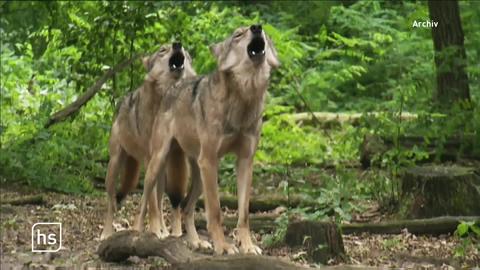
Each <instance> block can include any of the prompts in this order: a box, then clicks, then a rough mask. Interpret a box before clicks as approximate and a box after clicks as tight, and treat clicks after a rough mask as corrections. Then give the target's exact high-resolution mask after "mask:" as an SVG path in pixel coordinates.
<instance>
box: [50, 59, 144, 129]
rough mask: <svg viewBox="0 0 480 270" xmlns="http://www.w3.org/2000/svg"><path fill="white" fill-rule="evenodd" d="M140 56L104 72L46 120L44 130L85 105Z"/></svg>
mask: <svg viewBox="0 0 480 270" xmlns="http://www.w3.org/2000/svg"><path fill="white" fill-rule="evenodd" d="M140 56H142V54H139V55H135V56H133V57H132V58H130V59H126V60H124V61H122V62H120V63H118V64H117V65H116V66H114V67H113V68H110V69H108V71H107V72H105V73H104V74H103V75H102V77H100V78H99V79H98V80H97V81H96V82H95V84H94V85H92V86H91V87H90V88H88V90H87V91H85V93H83V95H81V96H80V97H78V98H77V99H76V100H75V101H74V102H72V103H70V104H69V105H67V106H66V107H65V108H63V109H61V110H59V111H57V112H56V113H54V114H53V115H52V116H51V117H50V119H48V121H47V123H46V124H45V128H48V127H50V126H51V125H54V124H56V123H59V122H61V121H63V120H65V119H66V118H67V117H69V116H70V115H72V114H73V113H75V112H76V111H78V110H79V109H80V108H81V107H82V106H83V105H85V104H86V103H87V102H88V101H89V100H90V99H91V98H92V97H93V96H95V94H96V93H97V92H98V91H100V89H101V88H102V86H103V84H104V83H105V82H107V81H108V80H109V79H110V78H112V77H113V76H114V75H115V74H116V73H118V72H120V71H122V70H123V69H125V68H126V67H128V66H130V65H131V64H132V63H133V62H134V61H135V60H137V59H138V58H139V57H140Z"/></svg>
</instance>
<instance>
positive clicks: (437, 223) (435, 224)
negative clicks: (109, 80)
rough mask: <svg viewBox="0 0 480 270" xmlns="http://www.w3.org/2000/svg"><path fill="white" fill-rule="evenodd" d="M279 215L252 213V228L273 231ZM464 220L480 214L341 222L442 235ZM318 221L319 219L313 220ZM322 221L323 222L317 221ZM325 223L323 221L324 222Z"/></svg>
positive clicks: (347, 229) (354, 230)
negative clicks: (376, 221)
mask: <svg viewBox="0 0 480 270" xmlns="http://www.w3.org/2000/svg"><path fill="white" fill-rule="evenodd" d="M277 218H278V215H272V214H251V215H250V228H251V229H252V231H255V232H262V231H263V232H272V231H274V230H275V229H276V228H277V227H278V224H277V223H275V220H276V219H277ZM462 221H474V222H479V223H480V216H444V217H435V218H426V219H411V220H394V221H387V222H380V223H350V224H341V225H340V228H341V230H342V234H360V233H371V234H400V233H402V231H403V230H404V229H407V230H408V231H409V232H410V233H412V234H416V235H440V234H448V233H453V232H454V231H455V230H456V229H457V226H458V224H460V222H462ZM313 222H317V221H313ZM317 223H322V222H317ZM195 224H196V226H197V228H199V229H203V230H206V227H207V222H206V220H205V217H203V216H197V217H196V218H195ZM223 224H224V226H225V227H226V228H228V229H234V228H235V227H236V226H237V217H224V219H223ZM322 224H323V223H322Z"/></svg>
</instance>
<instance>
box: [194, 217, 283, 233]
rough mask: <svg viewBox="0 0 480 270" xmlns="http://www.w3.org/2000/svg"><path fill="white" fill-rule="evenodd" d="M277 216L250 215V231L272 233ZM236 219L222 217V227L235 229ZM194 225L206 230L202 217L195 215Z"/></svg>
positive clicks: (205, 222)
mask: <svg viewBox="0 0 480 270" xmlns="http://www.w3.org/2000/svg"><path fill="white" fill-rule="evenodd" d="M277 217H278V215H274V214H250V217H249V223H250V229H251V230H253V231H256V232H261V231H263V232H272V231H275V228H276V227H277V226H278V225H277V224H276V223H275V220H276V219H277ZM237 220H238V218H237V217H236V216H235V217H224V218H223V225H224V226H225V227H227V228H228V229H234V228H236V227H237ZM195 225H196V226H197V228H199V229H202V230H206V229H207V221H206V219H205V217H204V216H203V215H197V216H196V217H195Z"/></svg>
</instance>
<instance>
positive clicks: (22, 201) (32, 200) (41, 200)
mask: <svg viewBox="0 0 480 270" xmlns="http://www.w3.org/2000/svg"><path fill="white" fill-rule="evenodd" d="M46 202H47V200H45V197H44V196H43V195H41V194H40V195H32V196H25V197H20V198H15V199H9V200H2V201H0V204H10V205H27V204H33V205H42V204H45V203H46Z"/></svg>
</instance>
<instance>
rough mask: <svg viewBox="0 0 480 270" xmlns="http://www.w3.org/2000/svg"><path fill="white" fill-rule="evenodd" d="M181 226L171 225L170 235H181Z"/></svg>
mask: <svg viewBox="0 0 480 270" xmlns="http://www.w3.org/2000/svg"><path fill="white" fill-rule="evenodd" d="M182 234H183V232H182V227H181V226H173V225H172V236H174V237H180V236H182Z"/></svg>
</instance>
